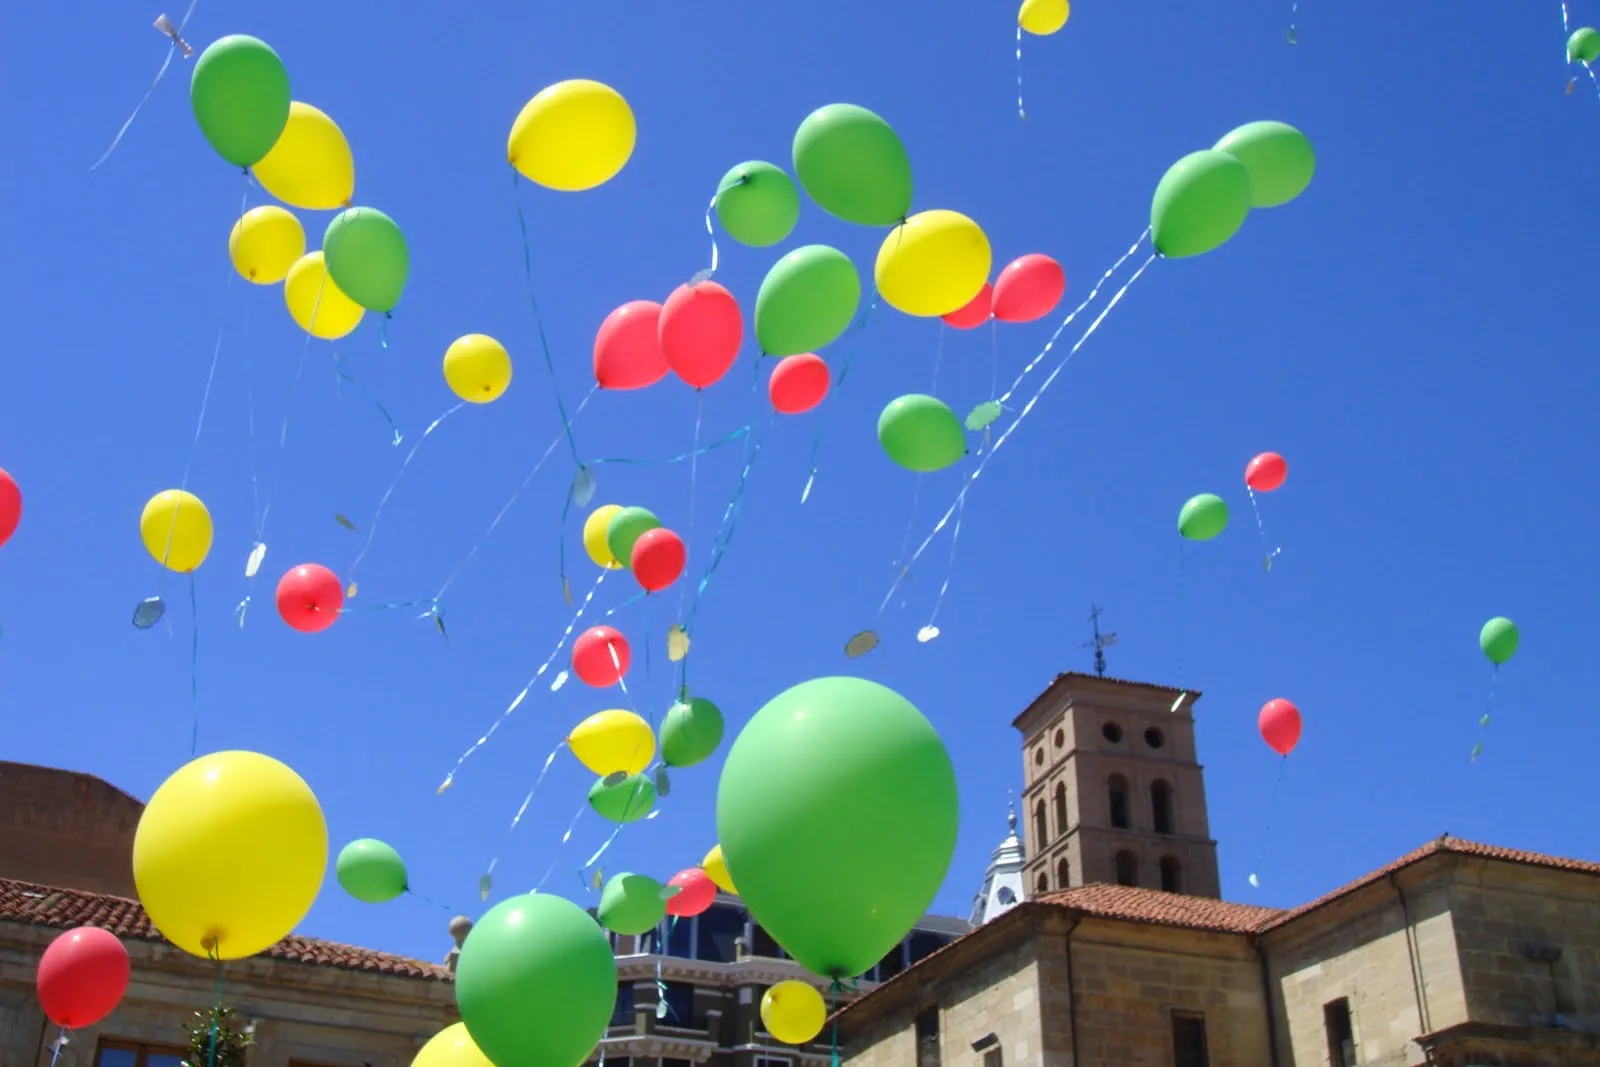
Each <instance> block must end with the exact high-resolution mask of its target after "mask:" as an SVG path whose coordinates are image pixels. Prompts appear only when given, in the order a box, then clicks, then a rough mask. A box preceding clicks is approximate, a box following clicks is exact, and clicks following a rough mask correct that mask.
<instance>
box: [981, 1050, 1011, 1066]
mask: <svg viewBox="0 0 1600 1067" xmlns="http://www.w3.org/2000/svg"><path fill="white" fill-rule="evenodd" d="M1005 1064H1006V1059H1005V1056H1004V1055H1002V1054H1001V1052H1000V1050H999V1049H998V1048H992V1049H989V1050H988V1051H987V1052H985V1053H984V1054H983V1067H1005Z"/></svg>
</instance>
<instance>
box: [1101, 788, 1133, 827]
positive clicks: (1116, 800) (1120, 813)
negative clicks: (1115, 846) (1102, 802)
mask: <svg viewBox="0 0 1600 1067" xmlns="http://www.w3.org/2000/svg"><path fill="white" fill-rule="evenodd" d="M1106 789H1107V790H1108V791H1109V793H1110V799H1111V825H1112V826H1115V827H1116V828H1117V829H1118V830H1126V829H1127V828H1128V780H1127V779H1126V778H1124V777H1122V775H1120V774H1113V775H1112V776H1111V778H1110V780H1109V781H1108V782H1106Z"/></svg>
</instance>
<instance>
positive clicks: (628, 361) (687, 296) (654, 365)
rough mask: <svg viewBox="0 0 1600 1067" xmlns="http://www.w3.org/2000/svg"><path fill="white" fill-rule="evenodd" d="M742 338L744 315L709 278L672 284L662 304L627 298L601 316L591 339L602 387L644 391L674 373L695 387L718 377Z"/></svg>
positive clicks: (729, 295)
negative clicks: (673, 285)
mask: <svg viewBox="0 0 1600 1067" xmlns="http://www.w3.org/2000/svg"><path fill="white" fill-rule="evenodd" d="M743 339H744V313H743V312H741V311H740V310H739V302H738V301H737V300H735V299H734V296H733V294H732V293H730V292H728V290H726V289H724V288H723V287H722V286H721V285H719V284H717V283H716V282H714V281H710V280H709V279H707V280H704V281H696V282H690V283H687V284H684V285H680V286H678V288H677V289H675V290H673V292H672V294H671V295H670V296H668V297H667V300H666V303H664V304H658V303H656V302H655V301H653V300H630V301H629V302H627V303H626V304H623V305H622V306H620V307H618V308H617V309H616V310H615V311H613V312H611V314H609V315H607V316H606V318H605V321H604V322H602V323H601V324H600V329H599V331H598V332H597V333H596V334H595V339H594V379H595V382H596V383H598V384H599V386H600V387H601V388H602V389H644V388H646V387H648V386H652V385H655V384H656V383H657V382H659V381H661V379H663V378H665V377H666V376H667V374H668V373H669V372H670V373H673V374H676V375H677V376H678V377H679V378H680V379H682V380H683V381H684V382H686V383H687V384H689V385H690V386H693V387H694V388H696V389H704V388H706V387H707V386H711V385H715V384H716V383H717V382H719V381H721V380H722V378H723V376H724V375H726V374H727V373H728V371H729V369H730V368H732V366H733V363H734V360H736V359H738V357H739V346H740V344H741V343H742V342H743Z"/></svg>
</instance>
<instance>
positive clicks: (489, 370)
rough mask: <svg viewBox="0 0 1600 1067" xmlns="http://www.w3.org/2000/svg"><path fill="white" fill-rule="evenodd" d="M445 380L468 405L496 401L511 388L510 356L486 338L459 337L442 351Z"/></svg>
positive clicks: (492, 340)
mask: <svg viewBox="0 0 1600 1067" xmlns="http://www.w3.org/2000/svg"><path fill="white" fill-rule="evenodd" d="M444 380H445V384H446V385H448V386H449V387H450V391H451V392H453V393H455V394H456V396H459V397H460V398H461V399H462V400H465V401H467V402H468V403H469V404H487V403H490V402H491V401H495V400H499V399H500V397H501V396H502V395H503V394H504V393H505V391H506V389H507V388H509V387H510V385H511V353H509V352H507V351H506V346H505V345H503V344H501V343H500V342H499V341H496V340H495V339H494V338H493V337H490V336H489V335H487V334H482V333H469V334H467V335H466V336H465V337H458V338H456V339H455V341H453V342H451V344H450V347H449V348H447V349H445V350H444Z"/></svg>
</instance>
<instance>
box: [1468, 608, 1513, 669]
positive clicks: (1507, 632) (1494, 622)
mask: <svg viewBox="0 0 1600 1067" xmlns="http://www.w3.org/2000/svg"><path fill="white" fill-rule="evenodd" d="M1521 642H1522V633H1521V632H1520V631H1519V630H1518V629H1517V624H1516V623H1514V622H1512V621H1511V620H1510V619H1508V618H1506V617H1505V616H1503V615H1497V616H1495V617H1494V618H1492V619H1490V620H1489V621H1488V622H1486V623H1484V624H1483V629H1481V630H1479V631H1478V647H1479V648H1481V649H1483V654H1484V655H1485V656H1488V657H1489V662H1490V663H1493V664H1494V665H1495V666H1496V667H1498V666H1500V665H1501V664H1502V663H1504V662H1506V661H1507V660H1509V659H1510V658H1511V657H1512V656H1514V655H1516V654H1517V645H1519V644H1521Z"/></svg>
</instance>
